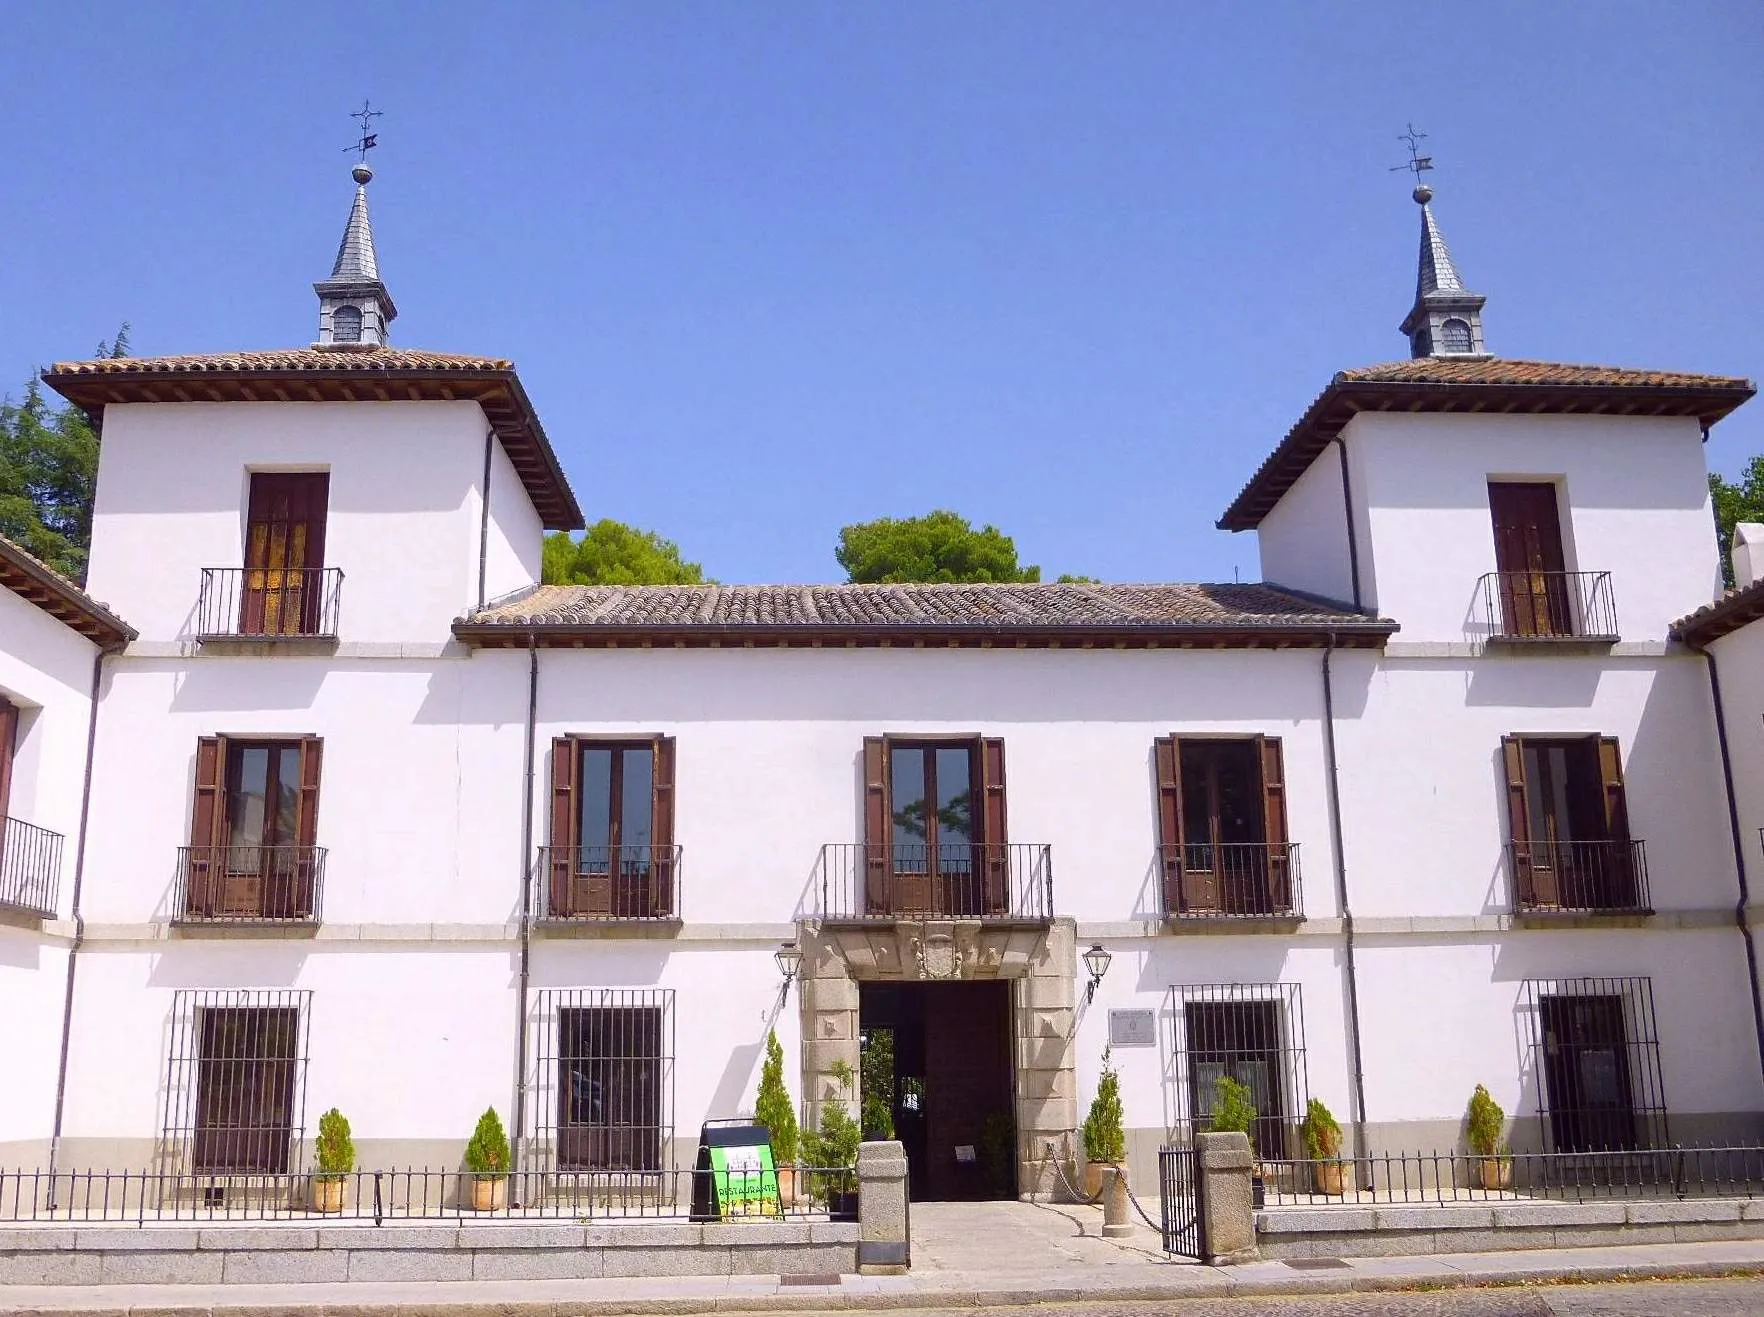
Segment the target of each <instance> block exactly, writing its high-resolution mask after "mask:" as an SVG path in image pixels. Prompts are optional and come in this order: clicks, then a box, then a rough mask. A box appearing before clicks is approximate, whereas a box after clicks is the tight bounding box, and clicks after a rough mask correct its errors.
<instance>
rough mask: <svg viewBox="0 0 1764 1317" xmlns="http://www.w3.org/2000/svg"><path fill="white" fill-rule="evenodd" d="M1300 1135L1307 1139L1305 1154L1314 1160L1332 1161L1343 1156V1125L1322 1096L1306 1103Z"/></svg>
mask: <svg viewBox="0 0 1764 1317" xmlns="http://www.w3.org/2000/svg"><path fill="white" fill-rule="evenodd" d="M1299 1137H1300V1138H1302V1139H1303V1140H1304V1141H1305V1155H1306V1156H1307V1157H1309V1158H1310V1159H1311V1160H1312V1161H1332V1160H1334V1159H1335V1158H1337V1157H1339V1156H1341V1126H1340V1125H1339V1124H1338V1123H1337V1122H1336V1119H1335V1113H1333V1112H1332V1111H1330V1110H1329V1108H1328V1107H1327V1106H1326V1105H1324V1102H1323V1099H1322V1098H1312V1099H1311V1100H1310V1101H1309V1102H1308V1103H1306V1104H1305V1118H1304V1119H1303V1120H1301V1121H1300V1122H1299Z"/></svg>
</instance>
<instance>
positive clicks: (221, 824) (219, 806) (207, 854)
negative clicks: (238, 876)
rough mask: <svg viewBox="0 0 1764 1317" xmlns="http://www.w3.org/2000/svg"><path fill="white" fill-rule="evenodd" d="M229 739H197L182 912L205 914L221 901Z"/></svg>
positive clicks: (224, 869) (221, 737)
mask: <svg viewBox="0 0 1764 1317" xmlns="http://www.w3.org/2000/svg"><path fill="white" fill-rule="evenodd" d="M226 772H227V738H226V737H224V736H201V737H198V738H197V739H196V782H195V789H194V791H193V792H192V800H193V804H192V806H191V809H190V849H189V851H188V852H187V854H188V857H189V863H188V866H187V867H186V869H185V881H186V886H185V889H184V902H185V905H186V909H185V910H184V911H181V912H180V913H185V914H204V913H207V912H209V911H211V910H213V909H214V907H215V906H216V904H217V903H218V902H219V900H220V896H221V886H222V883H223V880H224V875H225V873H226V858H225V856H223V855H222V854H221V838H222V837H223V836H224V835H225V831H226V824H227V820H226V813H227V801H226Z"/></svg>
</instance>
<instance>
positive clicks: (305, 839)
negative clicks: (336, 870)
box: [275, 736, 325, 919]
mask: <svg viewBox="0 0 1764 1317" xmlns="http://www.w3.org/2000/svg"><path fill="white" fill-rule="evenodd" d="M324 756H325V743H324V741H323V739H322V738H320V737H317V736H303V737H301V738H300V808H299V811H298V813H297V814H296V816H295V825H294V826H295V836H296V840H297V844H298V845H299V847H300V849H299V850H298V851H296V852H295V853H294V863H293V864H291V865H282V866H279V867H278V868H277V869H276V870H275V873H276V874H277V876H278V877H279V876H280V875H281V874H284V873H288V874H292V875H293V878H294V882H293V890H292V891H291V892H289V893H288V903H289V906H290V908H289V909H288V910H287V912H286V913H287V915H288V917H289V918H292V919H309V918H311V917H312V914H313V911H314V909H315V905H314V901H313V897H314V896H315V894H316V893H317V891H318V875H319V858H318V849H317V848H318V807H319V772H320V770H321V769H322V768H323V766H324Z"/></svg>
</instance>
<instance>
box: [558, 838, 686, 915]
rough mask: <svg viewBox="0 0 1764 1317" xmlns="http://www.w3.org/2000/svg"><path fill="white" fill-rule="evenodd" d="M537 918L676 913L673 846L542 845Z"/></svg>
mask: <svg viewBox="0 0 1764 1317" xmlns="http://www.w3.org/2000/svg"><path fill="white" fill-rule="evenodd" d="M538 886H539V909H538V917H539V918H540V919H547V920H570V921H583V920H586V921H592V920H599V919H615V920H658V919H659V920H669V919H678V918H679V917H680V848H679V847H678V846H541V847H540V848H539V884H538Z"/></svg>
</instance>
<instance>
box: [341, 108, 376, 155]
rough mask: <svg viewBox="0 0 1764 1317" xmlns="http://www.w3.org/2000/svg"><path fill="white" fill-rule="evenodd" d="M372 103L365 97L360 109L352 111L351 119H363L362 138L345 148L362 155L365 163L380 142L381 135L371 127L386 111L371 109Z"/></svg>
mask: <svg viewBox="0 0 1764 1317" xmlns="http://www.w3.org/2000/svg"><path fill="white" fill-rule="evenodd" d="M372 103H373V102H371V101H368V100H365V99H364V100H363V101H362V103H361V108H360V109H359V110H354V111H351V112H350V115H349V117H350V118H351V119H359V120H361V140H360V141H359V142H356V143H355V144H354V145H353V146H346V147H344V148H343V149H344V150H345V151H354V152H356V153H357V155H358V156H359V157H360V160H361V163H362V164H364V165H365V164H366V163H367V153H368V152H369V151H371V150H373V149H374V148H375V147H376V146H378V145H379V144H380V135H379V134H378V133H375V132H371V131H370V129H372V128H373V126H374V120H375V119H378V118H379V117H380V115H382V114H383V113H385V111H383V110H373V109H369V108H368V107H369V106H370V105H371V104H372Z"/></svg>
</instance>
